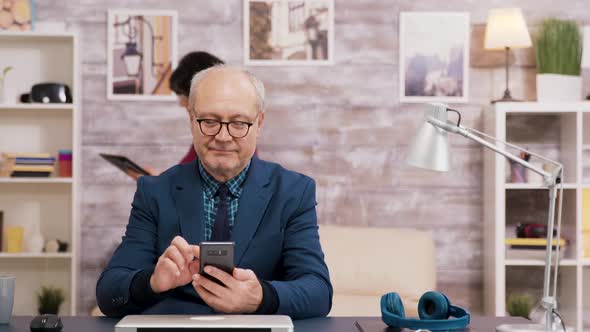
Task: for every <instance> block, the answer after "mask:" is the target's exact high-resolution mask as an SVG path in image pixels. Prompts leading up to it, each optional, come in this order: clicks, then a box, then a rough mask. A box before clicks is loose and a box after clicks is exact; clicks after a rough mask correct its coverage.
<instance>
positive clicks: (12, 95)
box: [0, 32, 82, 315]
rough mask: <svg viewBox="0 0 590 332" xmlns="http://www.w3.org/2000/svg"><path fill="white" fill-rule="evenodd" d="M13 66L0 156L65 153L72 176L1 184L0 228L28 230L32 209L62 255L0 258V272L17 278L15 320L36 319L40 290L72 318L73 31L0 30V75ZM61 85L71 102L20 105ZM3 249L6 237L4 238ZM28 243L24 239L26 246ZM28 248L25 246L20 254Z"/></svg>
mask: <svg viewBox="0 0 590 332" xmlns="http://www.w3.org/2000/svg"><path fill="white" fill-rule="evenodd" d="M8 65H11V66H13V67H14V69H13V70H12V71H11V72H9V73H8V75H7V78H6V81H5V99H4V103H0V152H31V153H39V152H49V153H51V154H52V155H54V156H55V157H57V154H58V150H59V149H71V150H72V155H73V160H72V163H73V164H72V167H73V175H72V177H71V178H60V177H56V176H55V175H52V176H51V177H49V178H1V177H0V210H2V211H3V212H4V226H5V227H6V226H7V225H12V226H17V225H18V226H24V227H25V237H26V234H27V229H26V227H27V226H28V225H30V222H31V220H28V219H31V216H34V215H35V214H34V213H31V209H30V207H31V206H33V207H35V210H36V209H37V208H38V211H39V215H40V225H41V233H42V234H43V237H44V239H45V241H47V240H49V239H55V238H57V239H60V240H62V241H66V242H68V251H67V252H65V253H31V252H22V253H7V252H0V274H1V275H14V276H16V293H15V303H14V315H36V314H37V298H36V293H37V292H38V291H39V290H40V288H41V286H45V285H47V286H57V287H60V288H62V289H63V290H64V291H65V294H66V301H65V303H64V304H62V306H61V307H60V315H75V314H76V305H77V303H76V299H77V298H78V294H77V290H78V266H79V258H78V243H79V224H80V223H79V210H78V209H79V208H78V207H79V189H78V188H79V185H80V181H81V173H80V159H81V158H80V153H81V149H80V144H81V138H80V133H81V119H82V114H81V109H80V97H81V93H80V88H79V87H80V83H79V82H80V79H79V67H78V66H79V62H78V37H77V34H76V33H70V32H67V33H36V32H0V69H1V68H4V67H5V66H8ZM45 82H56V83H65V84H67V85H68V86H69V87H70V89H71V92H72V98H73V101H74V103H73V104H38V103H30V104H28V103H27V104H19V103H18V96H19V95H20V94H21V93H25V92H28V91H30V88H31V86H32V85H33V84H36V83H45ZM2 242H3V246H4V248H0V249H3V250H5V248H6V242H7V241H6V238H4V239H3V241H2ZM24 242H25V243H26V238H25V241H24ZM25 249H26V248H25Z"/></svg>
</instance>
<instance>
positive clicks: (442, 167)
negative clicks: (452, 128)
mask: <svg viewBox="0 0 590 332" xmlns="http://www.w3.org/2000/svg"><path fill="white" fill-rule="evenodd" d="M429 117H431V118H435V119H438V120H440V121H443V122H446V121H447V105H444V104H430V105H428V108H427V109H426V112H425V118H424V123H422V126H421V127H420V130H419V131H418V133H417V134H416V137H415V138H414V141H413V142H412V145H410V150H409V152H408V157H407V159H406V162H407V163H408V164H409V165H412V166H415V167H420V168H425V169H430V170H433V171H439V172H446V171H448V170H449V169H450V166H451V158H450V151H449V138H448V133H447V131H446V130H444V129H441V128H438V127H435V126H434V125H432V124H431V123H430V122H428V118H429Z"/></svg>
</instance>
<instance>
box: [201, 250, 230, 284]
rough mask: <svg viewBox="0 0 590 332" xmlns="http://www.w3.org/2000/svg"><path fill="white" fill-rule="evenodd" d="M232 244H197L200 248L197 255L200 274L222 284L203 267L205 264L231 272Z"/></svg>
mask: <svg viewBox="0 0 590 332" xmlns="http://www.w3.org/2000/svg"><path fill="white" fill-rule="evenodd" d="M234 246H235V243H234V242H201V244H199V247H200V248H201V253H200V257H199V258H200V260H201V264H200V270H199V271H201V272H200V274H201V275H202V276H204V277H207V278H209V279H211V280H213V281H215V282H216V283H218V284H220V285H223V283H222V282H221V281H219V280H217V279H216V278H214V277H212V276H210V275H208V274H207V273H205V271H204V268H205V266H207V265H211V266H215V267H216V268H218V269H220V270H222V271H225V272H227V273H229V274H232V272H233V270H234Z"/></svg>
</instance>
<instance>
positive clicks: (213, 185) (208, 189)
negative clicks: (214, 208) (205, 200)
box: [197, 160, 251, 197]
mask: <svg viewBox="0 0 590 332" xmlns="http://www.w3.org/2000/svg"><path fill="white" fill-rule="evenodd" d="M197 163H198V164H199V173H200V174H201V178H202V179H203V182H204V184H205V185H204V186H203V189H204V190H205V194H206V195H207V197H213V196H215V193H216V192H217V189H219V186H220V185H221V182H219V181H217V180H215V178H214V177H213V176H211V175H210V174H209V173H208V172H207V170H205V167H203V164H201V161H200V160H199V161H198V162H197ZM250 164H251V162H249V163H248V165H246V167H245V168H244V169H243V170H242V171H241V172H240V174H238V175H236V176H234V177H233V178H231V179H229V180H227V182H226V183H225V184H226V185H227V188H228V189H229V192H230V193H231V194H232V195H233V196H234V197H240V195H241V194H242V189H243V187H244V186H243V184H244V181H245V180H246V175H248V170H249V169H250Z"/></svg>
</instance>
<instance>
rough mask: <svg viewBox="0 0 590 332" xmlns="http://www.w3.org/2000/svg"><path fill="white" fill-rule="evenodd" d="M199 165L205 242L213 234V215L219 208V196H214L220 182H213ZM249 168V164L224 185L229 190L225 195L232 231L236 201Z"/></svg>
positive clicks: (236, 207)
mask: <svg viewBox="0 0 590 332" xmlns="http://www.w3.org/2000/svg"><path fill="white" fill-rule="evenodd" d="M198 164H199V173H200V174H201V179H203V184H204V186H203V204H204V210H205V223H204V225H205V234H204V238H205V239H206V241H209V240H210V239H211V233H212V232H213V224H214V223H215V215H216V214H217V207H218V206H219V196H216V195H215V194H216V193H217V189H219V186H220V185H221V183H220V182H218V181H217V180H215V179H214V178H213V177H212V176H211V175H209V173H207V171H206V170H205V168H204V167H203V165H202V164H201V161H199V162H198ZM249 168H250V163H248V165H247V166H246V168H244V170H243V171H242V172H240V174H238V175H236V176H234V177H233V178H231V179H229V180H228V181H227V182H226V183H225V184H226V185H227V188H228V189H229V195H227V202H226V203H227V207H228V211H227V212H228V213H229V226H230V227H231V228H232V229H233V227H234V223H235V220H236V214H237V212H238V200H239V198H240V195H241V194H242V190H243V189H244V186H243V184H244V180H246V175H248V169H249Z"/></svg>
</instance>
